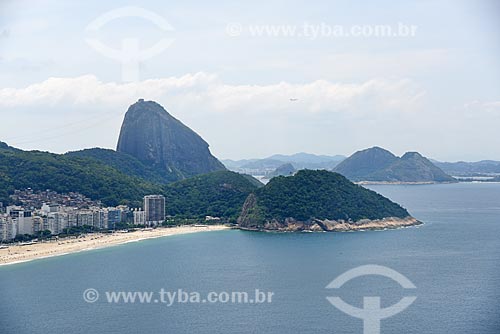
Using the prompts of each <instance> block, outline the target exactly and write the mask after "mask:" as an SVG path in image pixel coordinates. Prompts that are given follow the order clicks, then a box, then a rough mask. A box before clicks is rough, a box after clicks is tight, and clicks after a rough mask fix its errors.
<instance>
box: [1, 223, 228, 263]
mask: <svg viewBox="0 0 500 334" xmlns="http://www.w3.org/2000/svg"><path fill="white" fill-rule="evenodd" d="M229 229H231V227H229V226H225V225H207V226H192V225H185V226H178V227H168V228H165V227H159V228H156V229H153V230H138V231H133V232H127V233H121V232H114V233H89V234H84V235H82V236H81V237H78V238H65V239H60V240H54V241H47V242H37V243H34V244H29V245H23V246H22V245H19V244H12V245H8V247H7V248H4V249H0V267H1V266H7V265H12V264H18V263H23V262H29V261H35V260H40V259H45V258H49V257H55V256H62V255H68V254H73V253H80V252H85V251H90V250H95V249H101V248H107V247H112V246H117V245H124V244H127V243H131V242H140V241H143V240H147V239H156V238H162V237H167V236H173V235H181V234H190V233H197V232H210V231H222V230H229Z"/></svg>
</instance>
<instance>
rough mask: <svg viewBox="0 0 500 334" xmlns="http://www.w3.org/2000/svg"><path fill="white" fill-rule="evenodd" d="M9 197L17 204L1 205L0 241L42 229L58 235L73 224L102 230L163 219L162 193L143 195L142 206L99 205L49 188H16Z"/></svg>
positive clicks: (41, 230)
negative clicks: (43, 189)
mask: <svg viewBox="0 0 500 334" xmlns="http://www.w3.org/2000/svg"><path fill="white" fill-rule="evenodd" d="M11 199H12V200H13V202H15V203H18V204H19V205H9V206H4V205H2V207H1V209H2V210H1V211H0V241H9V240H13V239H15V238H16V236H23V235H29V236H36V235H39V234H40V233H41V232H44V231H48V232H50V234H52V235H57V234H60V233H64V232H65V231H66V230H67V229H69V228H73V227H74V228H83V227H85V228H92V229H96V230H102V229H115V228H116V226H117V225H119V224H121V223H132V222H133V223H134V224H135V225H148V226H158V225H160V224H162V223H163V222H164V221H165V197H163V196H162V195H148V196H145V197H144V199H143V205H144V206H143V209H141V208H136V209H130V208H129V207H128V206H126V205H119V206H116V207H102V205H101V203H100V202H98V201H92V200H90V199H89V198H87V197H85V196H83V195H81V194H78V193H69V194H58V193H56V192H53V191H49V190H47V191H42V192H35V191H33V190H31V189H27V190H22V191H21V190H16V191H15V192H14V194H13V195H12V196H11ZM48 232H45V234H47V233H48Z"/></svg>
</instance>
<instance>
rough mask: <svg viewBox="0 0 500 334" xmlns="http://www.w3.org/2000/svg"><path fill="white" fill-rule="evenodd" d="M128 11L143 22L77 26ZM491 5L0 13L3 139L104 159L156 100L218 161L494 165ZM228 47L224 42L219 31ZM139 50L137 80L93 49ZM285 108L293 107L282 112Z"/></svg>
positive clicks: (497, 87)
mask: <svg viewBox="0 0 500 334" xmlns="http://www.w3.org/2000/svg"><path fill="white" fill-rule="evenodd" d="M125 6H135V7H138V8H141V9H144V10H146V11H150V12H153V13H155V14H156V15H158V16H160V17H161V18H163V19H164V20H165V21H166V22H168V23H169V24H170V26H171V27H173V31H163V30H162V29H159V28H158V27H157V26H155V25H154V24H152V23H151V22H149V21H148V20H145V19H143V18H140V17H124V18H120V19H116V20H114V21H112V22H108V23H107V24H106V25H104V26H103V27H102V28H101V29H100V30H99V31H97V32H89V31H88V30H86V27H88V25H89V24H90V23H91V22H92V21H93V20H95V19H96V18H98V17H100V16H101V15H103V14H105V13H107V12H109V11H111V10H115V9H119V8H123V7H125ZM499 16H500V5H499V4H498V2H495V1H481V0H480V1H400V2H394V1H373V2H361V1H323V2H320V1H317V2H314V3H311V2H306V1H261V2H259V1H251V2H250V1H249V2H245V3H243V2H240V3H237V2H234V1H218V2H210V3H209V2H205V1H182V2H180V1H179V2H176V3H174V2H165V1H140V2H138V1H137V2H134V1H106V2H104V1H80V2H76V1H71V2H69V1H55V0H53V1H44V0H41V1H23V0H20V1H19V0H18V1H9V0H1V1H0V113H1V114H0V117H1V119H2V121H1V122H0V140H2V141H6V142H8V143H9V144H12V145H15V146H18V147H21V148H25V149H41V150H49V151H53V152H65V151H68V150H76V149H81V148H85V147H94V146H100V147H108V148H114V147H115V145H116V140H117V138H118V132H119V127H120V124H121V121H122V119H123V114H124V112H125V111H126V108H127V107H128V105H130V104H131V103H133V102H134V101H135V100H136V99H137V98H139V97H143V98H145V99H153V100H156V101H158V102H159V103H160V104H162V105H163V106H164V107H165V108H166V109H167V110H169V112H171V113H172V114H173V115H174V116H176V117H177V118H179V119H181V120H182V121H183V122H184V123H186V124H187V125H188V126H190V127H192V128H193V129H194V130H196V131H197V132H198V133H199V134H200V135H202V136H203V137H204V138H205V140H207V142H209V144H210V145H211V150H212V152H213V153H214V154H216V155H217V156H218V157H221V158H235V159H237V158H250V157H264V156H268V155H271V154H274V153H295V152H300V151H306V152H311V153H318V154H346V155H348V154H351V153H352V152H354V151H356V150H358V149H363V148H366V147H370V146H374V145H378V146H383V147H385V148H388V149H390V150H392V151H394V152H395V153H396V154H402V153H404V152H405V151H408V150H418V151H420V152H422V153H423V154H425V155H427V156H430V157H433V158H436V159H441V160H479V159H499V160H500V146H498V144H497V143H496V139H497V138H498V135H497V131H498V130H497V129H498V127H499V125H500V62H499V61H498V59H500V57H499V55H500V43H499V41H500V29H499V28H500V17H499ZM399 23H403V24H405V25H413V26H416V33H415V35H414V36H409V37H373V36H358V37H352V36H351V37H338V36H337V37H332V36H326V35H325V36H322V35H321V36H318V37H317V38H305V37H304V36H302V37H300V36H296V35H295V36H282V35H279V36H269V35H264V36H255V35H252V33H251V31H250V30H251V29H252V27H255V26H274V27H276V26H278V27H280V26H292V27H297V29H299V31H300V29H301V28H302V27H303V26H304V24H307V25H312V26H318V27H319V26H321V25H327V26H330V27H331V26H341V27H343V28H345V29H350V28H351V27H352V26H354V25H362V26H375V25H389V26H391V27H396V26H397V25H398V24H399ZM234 24H236V25H237V26H238V27H241V29H242V30H241V34H239V35H238V36H231V35H229V34H228V25H234ZM89 37H92V38H96V39H98V40H100V41H102V43H104V44H105V45H107V46H109V47H111V48H114V49H118V48H120V47H121V41H122V40H123V39H124V38H132V39H136V40H138V41H139V43H140V45H139V46H140V48H141V49H142V48H148V47H150V46H152V45H154V44H155V43H156V42H157V41H158V40H161V39H162V38H168V39H171V40H173V43H172V44H171V45H170V46H169V47H168V48H166V49H165V50H163V51H162V52H161V53H158V54H156V55H154V56H153V57H151V58H149V59H146V60H144V61H141V62H140V65H139V71H138V73H139V75H140V77H138V78H137V80H135V81H134V82H124V81H123V77H122V69H123V67H122V65H121V64H120V62H117V61H116V60H113V59H110V58H108V57H106V56H105V55H103V54H102V53H99V52H98V51H96V50H95V49H94V48H92V47H91V46H90V45H89V44H88V43H87V42H86V39H88V38H89ZM291 98H293V99H295V98H297V101H290V99H291Z"/></svg>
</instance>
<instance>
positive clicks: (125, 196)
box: [0, 147, 161, 206]
mask: <svg viewBox="0 0 500 334" xmlns="http://www.w3.org/2000/svg"><path fill="white" fill-rule="evenodd" d="M26 188H32V189H33V190H46V189H51V190H54V191H57V192H59V193H67V192H79V193H81V194H83V195H85V196H88V197H90V198H91V199H94V200H101V201H102V202H103V203H104V204H106V205H118V204H131V205H134V206H138V205H140V203H141V199H142V197H143V196H144V195H146V194H151V193H158V192H160V191H161V187H160V186H158V185H154V184H152V183H149V182H147V181H145V180H143V179H140V178H137V177H131V176H128V175H126V174H124V173H122V172H120V171H118V170H116V169H114V168H112V167H110V166H106V165H104V164H102V163H100V162H99V161H96V160H94V159H88V158H81V157H76V156H66V155H58V154H52V153H47V152H40V151H22V150H17V149H13V148H10V147H7V148H5V147H3V148H0V201H3V202H9V198H8V195H9V194H10V193H12V192H13V191H14V189H26Z"/></svg>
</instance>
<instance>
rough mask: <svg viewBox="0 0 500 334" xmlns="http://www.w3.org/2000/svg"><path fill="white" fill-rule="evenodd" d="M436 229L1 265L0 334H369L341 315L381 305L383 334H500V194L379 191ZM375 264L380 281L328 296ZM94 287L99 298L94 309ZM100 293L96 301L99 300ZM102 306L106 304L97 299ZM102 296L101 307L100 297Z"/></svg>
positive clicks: (155, 248) (492, 188)
mask: <svg viewBox="0 0 500 334" xmlns="http://www.w3.org/2000/svg"><path fill="white" fill-rule="evenodd" d="M370 188H371V189H373V190H375V191H377V192H379V193H381V194H383V195H385V196H387V197H389V198H391V199H392V200H394V201H397V202H399V203H401V204H402V205H403V206H405V207H406V208H407V209H408V210H409V211H410V212H411V213H412V214H413V215H414V216H415V217H417V218H418V219H420V220H422V221H423V222H425V225H424V226H421V227H418V228H407V229H400V230H392V231H380V232H356V233H319V234H314V233H303V234H292V233H290V234H274V233H255V232H242V231H221V232H210V233H199V234H192V235H182V236H174V237H167V238H162V239H155V240H147V241H143V242H140V243H133V244H127V245H122V246H117V247H112V248H108V249H102V250H96V251H90V252H85V253H79V254H71V255H66V256H61V257H57V258H51V259H43V260H39V261H34V262H30V263H22V264H18V265H13V266H6V267H0V296H1V297H0V333H5V334H7V333H8V334H10V333H12V334H22V333H71V334H76V333H284V334H285V333H286V334H288V333H362V332H363V322H362V320H360V319H357V318H353V317H351V316H349V315H347V314H345V313H343V312H341V311H339V310H338V309H336V308H335V307H334V306H332V305H331V304H330V303H329V302H328V301H327V299H326V297H327V296H339V297H341V298H342V299H343V300H344V301H345V302H346V303H349V304H352V305H353V306H355V307H358V308H360V307H362V306H363V297H365V296H380V297H381V303H382V307H388V306H390V305H392V304H394V303H396V302H398V301H399V300H400V299H401V298H402V297H404V296H407V295H414V296H417V299H416V301H415V302H414V303H413V304H412V305H411V306H409V307H408V308H407V309H406V310H404V311H402V312H401V313H399V314H396V315H394V316H393V317H390V318H387V319H384V320H382V321H381V333H394V334H396V333H397V334H400V333H454V334H458V333H475V334H476V333H500V184H453V185H422V186H393V185H391V186H370ZM366 264H377V265H381V266H387V267H389V268H392V269H394V270H396V271H398V272H400V273H401V274H403V275H405V276H406V277H407V278H408V279H410V280H411V281H412V282H413V283H414V285H415V286H416V289H415V290H408V289H403V288H402V287H401V286H400V285H399V284H398V283H396V282H394V281H392V280H391V279H389V278H385V277H380V276H365V277H358V278H356V279H353V280H351V281H349V282H347V283H346V284H345V285H343V286H342V287H341V288H340V289H338V291H337V290H332V289H326V288H325V287H326V286H327V285H328V284H329V283H330V282H331V281H332V280H333V279H334V278H336V277H337V276H338V275H340V274H342V273H343V272H345V271H347V270H349V269H352V268H355V267H357V266H361V265H366ZM88 288H93V289H96V291H98V292H99V299H98V300H97V301H96V302H94V303H87V302H85V301H84V299H83V292H84V291H85V290H86V289H88ZM161 288H163V289H165V291H171V292H175V291H178V290H179V289H181V290H182V291H185V292H189V293H192V292H197V293H200V295H202V296H204V295H206V294H207V293H209V292H211V291H214V292H229V293H230V292H233V291H241V292H249V293H250V294H251V295H252V296H253V293H254V291H255V289H259V290H260V291H266V292H267V291H269V292H274V296H273V298H272V302H271V303H262V304H256V303H253V304H232V303H174V304H173V305H171V306H167V304H165V303H161V302H159V303H154V302H151V303H140V302H137V301H136V302H135V303H123V302H122V303H108V302H107V300H106V292H110V291H131V292H134V291H144V292H148V291H151V292H156V291H159V290H160V289H161ZM92 296H93V295H90V297H92ZM94 296H95V295H94ZM92 298H93V297H92Z"/></svg>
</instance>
